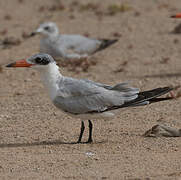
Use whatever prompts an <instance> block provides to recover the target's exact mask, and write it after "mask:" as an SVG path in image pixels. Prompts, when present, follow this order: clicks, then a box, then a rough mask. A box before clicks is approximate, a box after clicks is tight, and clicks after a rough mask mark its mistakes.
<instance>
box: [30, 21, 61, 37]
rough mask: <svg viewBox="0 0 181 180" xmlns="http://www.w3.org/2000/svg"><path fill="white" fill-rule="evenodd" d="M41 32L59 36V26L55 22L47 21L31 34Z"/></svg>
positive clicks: (46, 34) (45, 34) (46, 35)
mask: <svg viewBox="0 0 181 180" xmlns="http://www.w3.org/2000/svg"><path fill="white" fill-rule="evenodd" d="M36 34H41V35H43V36H45V37H49V36H57V35H58V34H59V30H58V27H57V25H56V24H55V23H53V22H45V23H43V24H40V26H39V27H38V29H37V30H36V31H35V32H32V33H31V35H32V36H33V35H36Z"/></svg>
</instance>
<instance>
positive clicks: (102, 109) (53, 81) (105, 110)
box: [7, 53, 172, 143]
mask: <svg viewBox="0 0 181 180" xmlns="http://www.w3.org/2000/svg"><path fill="white" fill-rule="evenodd" d="M7 67H32V68H34V69H37V70H38V72H39V73H40V76H41V79H42V82H43V84H44V86H45V87H46V89H47V90H48V94H49V96H50V98H51V100H52V102H53V104H54V105H55V106H56V107H57V108H58V109H60V110H61V111H63V112H65V113H67V114H68V115H70V116H73V117H74V118H76V119H80V120H82V121H81V130H80V135H79V138H78V141H77V143H81V142H82V136H83V133H84V129H85V126H84V121H85V120H88V122H89V138H88V141H87V142H86V143H91V142H93V138H92V129H93V124H92V121H91V119H92V118H94V119H100V118H103V119H105V118H106V119H107V118H113V117H114V116H115V115H116V114H117V113H119V112H120V111H119V110H120V109H121V108H127V107H135V106H143V105H148V104H151V103H154V102H159V101H164V100H169V99H172V98H171V97H165V98H164V97H163V98H160V97H159V96H161V95H163V94H166V93H168V92H169V91H171V90H172V88H170V87H163V88H156V89H153V90H149V91H143V92H140V91H139V89H138V88H134V87H130V86H129V85H128V83H119V84H116V85H113V86H111V85H107V84H102V83H99V82H94V81H91V80H88V79H74V78H71V77H66V76H63V75H62V74H61V73H60V72H59V67H58V66H57V65H56V63H55V61H54V59H53V57H52V56H50V55H48V54H42V53H40V54H35V55H33V56H31V57H29V58H27V59H24V60H19V61H16V62H13V63H11V64H8V65H7Z"/></svg>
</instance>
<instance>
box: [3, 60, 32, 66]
mask: <svg viewBox="0 0 181 180" xmlns="http://www.w3.org/2000/svg"><path fill="white" fill-rule="evenodd" d="M32 65H33V64H29V63H27V61H26V60H25V59H23V60H19V61H16V62H14V63H10V64H8V65H6V67H31V66H32Z"/></svg>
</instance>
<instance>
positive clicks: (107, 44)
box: [94, 39, 118, 53]
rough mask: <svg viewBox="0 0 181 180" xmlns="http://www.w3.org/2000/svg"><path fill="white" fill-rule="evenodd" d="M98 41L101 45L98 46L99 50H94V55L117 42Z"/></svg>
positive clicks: (112, 40) (111, 40)
mask: <svg viewBox="0 0 181 180" xmlns="http://www.w3.org/2000/svg"><path fill="white" fill-rule="evenodd" d="M100 41H101V44H100V46H99V48H98V49H96V51H95V52H94V53H96V52H98V51H101V50H103V49H105V48H107V47H109V46H111V45H112V44H114V43H116V42H117V41H118V39H100Z"/></svg>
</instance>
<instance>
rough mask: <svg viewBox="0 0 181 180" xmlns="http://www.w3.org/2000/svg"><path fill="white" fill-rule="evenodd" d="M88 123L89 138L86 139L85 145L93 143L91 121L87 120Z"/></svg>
mask: <svg viewBox="0 0 181 180" xmlns="http://www.w3.org/2000/svg"><path fill="white" fill-rule="evenodd" d="M88 122H89V138H88V141H87V143H91V142H92V141H93V140H92V128H93V125H92V122H91V120H88Z"/></svg>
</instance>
